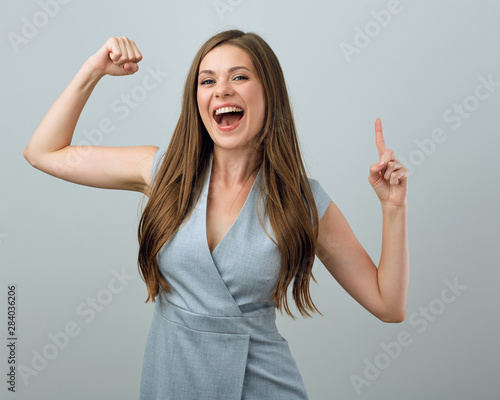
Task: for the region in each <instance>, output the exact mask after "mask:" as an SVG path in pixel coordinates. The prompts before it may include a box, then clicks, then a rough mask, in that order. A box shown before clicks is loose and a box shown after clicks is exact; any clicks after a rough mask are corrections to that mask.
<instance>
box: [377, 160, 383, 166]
mask: <svg viewBox="0 0 500 400" xmlns="http://www.w3.org/2000/svg"><path fill="white" fill-rule="evenodd" d="M384 164H385V163H384V162H383V161H380V162H379V163H378V164H377V167H383V166H384Z"/></svg>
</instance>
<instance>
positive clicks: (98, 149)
mask: <svg viewBox="0 0 500 400" xmlns="http://www.w3.org/2000/svg"><path fill="white" fill-rule="evenodd" d="M141 59H142V54H141V53H140V52H139V50H138V49H137V46H136V45H135V43H134V42H133V41H131V40H129V39H127V38H125V37H121V38H110V39H109V40H108V41H107V42H106V43H105V44H104V45H103V46H102V47H101V48H100V49H99V51H98V52H97V53H96V54H94V55H93V56H92V57H90V58H89V59H88V60H87V61H86V62H85V63H84V64H83V66H82V67H81V69H80V70H79V71H78V73H77V74H76V76H75V77H74V78H73V80H72V81H71V83H70V84H69V85H68V87H67V88H66V89H65V90H64V92H63V93H62V94H61V96H59V98H58V99H57V100H56V102H55V103H54V104H53V105H52V107H51V108H50V110H49V111H48V112H47V114H46V115H45V117H44V118H43V120H42V122H41V123H40V125H39V126H38V128H37V129H36V131H35V133H34V134H33V136H32V137H31V140H30V141H29V143H28V145H27V146H26V148H25V150H24V157H25V158H26V160H28V161H29V162H30V164H31V165H32V166H34V167H35V168H37V169H39V170H41V171H43V172H46V173H48V174H50V175H53V176H56V177H58V178H60V179H64V180H67V181H70V182H74V183H78V184H81V185H87V186H94V187H99V188H106V189H123V190H134V191H139V192H142V193H146V192H147V190H148V188H149V186H150V184H151V167H152V163H153V158H154V154H155V152H156V150H157V147H156V146H131V147H102V146H72V145H71V141H72V138H73V133H74V130H75V127H76V124H77V121H78V118H79V117H80V114H81V112H82V110H83V107H84V106H85V104H86V103H87V100H88V99H89V97H90V95H91V93H92V91H93V89H94V87H95V86H96V85H97V83H98V82H99V80H100V79H101V78H102V77H103V76H104V75H114V76H119V75H131V74H133V73H135V72H137V70H138V65H137V63H138V62H139V61H140V60H141Z"/></svg>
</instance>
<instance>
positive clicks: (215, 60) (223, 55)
mask: <svg viewBox="0 0 500 400" xmlns="http://www.w3.org/2000/svg"><path fill="white" fill-rule="evenodd" d="M237 65H241V66H244V67H247V68H248V69H250V70H252V71H253V70H254V68H253V63H252V60H251V58H250V56H249V55H248V54H247V52H246V51H244V50H242V49H241V48H239V47H237V46H233V45H230V44H222V45H220V46H217V47H215V48H214V49H212V50H210V51H209V52H208V53H207V55H206V56H205V57H204V58H203V59H202V60H201V63H200V68H199V71H203V70H211V71H214V72H218V71H219V70H220V71H219V72H223V71H224V70H227V69H229V68H231V67H234V66H237Z"/></svg>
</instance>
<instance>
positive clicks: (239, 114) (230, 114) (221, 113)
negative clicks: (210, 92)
mask: <svg viewBox="0 0 500 400" xmlns="http://www.w3.org/2000/svg"><path fill="white" fill-rule="evenodd" d="M244 113H245V112H244V111H243V109H242V108H239V107H221V108H219V109H217V110H215V112H214V115H213V118H214V120H215V122H217V124H218V125H219V126H232V125H235V124H237V123H238V122H239V121H240V120H241V119H242V118H243V115H244Z"/></svg>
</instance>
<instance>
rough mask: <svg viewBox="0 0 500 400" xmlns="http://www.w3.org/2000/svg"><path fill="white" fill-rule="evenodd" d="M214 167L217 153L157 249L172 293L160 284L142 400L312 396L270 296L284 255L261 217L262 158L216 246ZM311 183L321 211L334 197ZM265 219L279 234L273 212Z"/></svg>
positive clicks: (158, 157) (293, 399)
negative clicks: (211, 222) (209, 212)
mask: <svg viewBox="0 0 500 400" xmlns="http://www.w3.org/2000/svg"><path fill="white" fill-rule="evenodd" d="M164 153H165V149H159V150H158V151H157V153H156V155H155V160H154V163H153V177H155V175H156V171H157V169H158V167H159V164H160V161H161V160H162V157H163V155H164ZM211 166H212V157H211V159H210V163H209V165H208V168H209V169H208V171H209V172H208V173H207V174H205V182H204V185H203V189H202V192H201V196H200V197H199V200H198V202H197V203H196V205H195V206H194V207H195V208H194V210H193V212H192V214H191V215H190V217H189V219H187V220H186V221H184V223H183V224H182V226H181V227H180V229H179V230H178V231H177V232H176V233H175V235H174V236H173V237H172V238H171V240H170V241H168V242H167V243H166V244H165V245H164V246H163V248H162V249H161V251H160V252H159V254H158V262H159V267H160V271H161V273H162V275H163V276H164V277H165V279H166V281H167V283H168V284H169V286H170V288H171V291H170V293H166V292H165V291H163V290H162V289H161V287H160V293H159V295H158V297H157V298H156V303H155V306H154V313H153V320H152V323H151V327H150V330H149V334H148V338H147V341H146V348H145V353H144V364H143V369H142V380H141V400H160V399H161V400H166V399H169V400H170V399H172V400H212V399H213V400H240V399H246V400H267V399H272V400H281V399H283V400H299V399H300V400H304V399H307V393H306V390H305V387H304V384H303V381H302V378H301V376H300V373H299V371H298V369H297V365H296V363H295V361H294V359H293V358H292V355H291V353H290V350H289V347H288V343H287V342H286V340H285V339H283V338H282V337H281V335H280V334H279V333H278V330H277V328H276V324H275V319H276V314H275V307H274V304H273V303H272V302H271V300H270V296H271V293H272V290H273V287H274V285H275V282H276V279H277V276H278V272H279V269H280V254H279V250H278V247H277V246H276V245H275V244H274V243H273V242H272V241H271V239H270V238H269V237H268V236H267V235H266V233H265V232H264V230H263V229H262V226H261V225H260V222H259V219H258V217H257V207H262V204H261V202H260V201H259V202H258V201H257V200H258V196H257V195H258V194H259V189H262V190H264V186H263V181H262V174H263V172H262V166H261V168H260V170H259V172H258V175H257V177H256V179H255V181H254V183H253V186H252V188H251V190H250V193H249V194H248V197H247V199H246V201H245V204H244V205H243V208H242V209H241V211H240V213H239V215H238V217H237V219H236V220H235V222H234V223H233V225H232V226H231V228H230V229H229V231H228V232H227V233H226V235H225V236H224V237H223V238H222V240H221V241H220V242H219V244H218V245H217V247H216V248H215V249H214V250H213V252H210V249H209V247H208V242H207V236H206V206H207V193H208V186H209V182H210V174H211V170H212V168H211ZM309 182H310V184H311V188H312V191H313V194H314V198H315V201H316V206H317V208H318V214H319V217H320V218H321V216H322V215H323V214H324V212H325V211H326V208H327V207H328V204H329V203H330V201H331V199H330V197H329V196H328V194H327V193H326V192H325V191H324V190H323V188H322V187H321V185H320V184H319V182H318V181H316V180H314V179H311V178H309ZM260 210H261V211H259V212H260V215H265V214H264V213H263V211H262V209H260ZM262 222H263V224H264V226H265V228H266V231H267V232H268V234H269V235H270V236H271V237H273V239H275V237H274V235H273V231H272V228H271V225H270V223H269V219H268V218H266V219H265V220H263V221H262Z"/></svg>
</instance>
